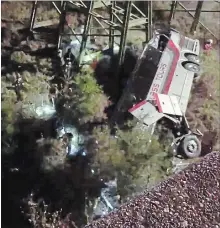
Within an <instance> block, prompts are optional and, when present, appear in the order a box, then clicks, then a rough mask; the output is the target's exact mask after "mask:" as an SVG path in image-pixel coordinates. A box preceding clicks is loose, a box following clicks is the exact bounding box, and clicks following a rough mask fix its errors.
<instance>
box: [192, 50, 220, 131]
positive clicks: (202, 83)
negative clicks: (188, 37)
mask: <svg viewBox="0 0 220 228" xmlns="http://www.w3.org/2000/svg"><path fill="white" fill-rule="evenodd" d="M218 58H219V57H218V56H217V53H216V51H215V50H213V51H211V52H210V55H206V54H205V53H203V54H202V55H201V60H202V75H201V78H200V80H199V82H198V83H197V84H196V85H195V88H194V89H193V92H192V97H191V101H190V103H189V108H188V112H189V114H188V115H189V116H191V121H190V122H192V123H190V124H191V125H195V127H196V128H199V129H201V128H202V129H203V130H202V131H203V132H205V131H210V132H215V131H217V132H218V135H219V130H220V128H219V124H220V122H219V109H220V103H219V99H220V96H219V91H220V83H219V72H220V66H219V62H218Z"/></svg>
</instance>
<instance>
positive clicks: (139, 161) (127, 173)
mask: <svg viewBox="0 0 220 228" xmlns="http://www.w3.org/2000/svg"><path fill="white" fill-rule="evenodd" d="M93 136H94V137H96V139H97V141H98V150H97V153H96V154H95V157H94V161H93V165H94V166H95V167H96V169H99V172H100V173H101V175H102V176H104V177H106V176H107V178H113V177H117V179H118V187H119V192H120V195H121V196H122V197H125V196H126V195H130V194H133V193H134V192H136V191H139V190H141V189H142V188H144V187H150V186H151V185H153V184H155V183H156V182H158V181H159V180H161V179H162V178H164V177H165V176H166V175H167V170H168V168H170V167H171V161H170V158H169V156H168V154H167V153H166V152H164V151H163V149H162V148H161V146H160V144H159V142H158V141H157V140H156V139H155V138H151V143H150V145H149V144H148V142H149V140H150V136H149V133H148V132H146V131H142V130H141V129H137V128H133V129H131V130H128V131H122V130H118V132H117V136H116V137H113V136H110V131H109V129H108V127H105V128H96V129H95V130H94V132H93Z"/></svg>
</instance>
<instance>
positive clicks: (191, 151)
mask: <svg viewBox="0 0 220 228" xmlns="http://www.w3.org/2000/svg"><path fill="white" fill-rule="evenodd" d="M181 149H182V151H183V153H184V155H185V156H186V157H187V158H196V157H199V156H200V155H201V151H202V146H201V142H200V141H199V139H198V138H197V137H196V135H187V136H186V137H185V138H184V139H183V140H182V142H181Z"/></svg>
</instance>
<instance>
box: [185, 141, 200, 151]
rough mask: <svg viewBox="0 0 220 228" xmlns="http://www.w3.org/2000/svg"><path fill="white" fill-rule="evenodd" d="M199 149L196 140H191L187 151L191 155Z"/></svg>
mask: <svg viewBox="0 0 220 228" xmlns="http://www.w3.org/2000/svg"><path fill="white" fill-rule="evenodd" d="M197 149H198V145H197V143H196V141H195V140H190V141H189V144H188V146H187V150H188V151H189V152H190V153H195V152H196V151H197Z"/></svg>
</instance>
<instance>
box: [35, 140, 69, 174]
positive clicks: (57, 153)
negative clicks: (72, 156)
mask: <svg viewBox="0 0 220 228" xmlns="http://www.w3.org/2000/svg"><path fill="white" fill-rule="evenodd" d="M37 151H38V153H39V154H41V155H42V158H43V159H42V162H41V167H42V169H43V170H44V171H51V170H54V169H55V168H64V164H65V162H66V150H65V146H64V144H63V143H62V142H61V141H60V140H56V139H43V138H42V139H40V140H39V141H38V145H37Z"/></svg>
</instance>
